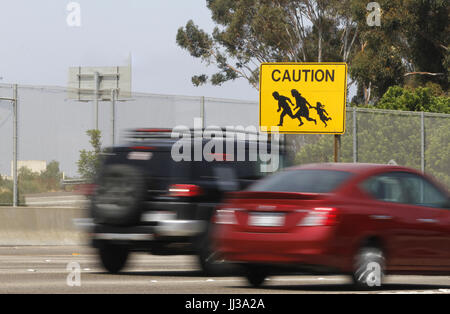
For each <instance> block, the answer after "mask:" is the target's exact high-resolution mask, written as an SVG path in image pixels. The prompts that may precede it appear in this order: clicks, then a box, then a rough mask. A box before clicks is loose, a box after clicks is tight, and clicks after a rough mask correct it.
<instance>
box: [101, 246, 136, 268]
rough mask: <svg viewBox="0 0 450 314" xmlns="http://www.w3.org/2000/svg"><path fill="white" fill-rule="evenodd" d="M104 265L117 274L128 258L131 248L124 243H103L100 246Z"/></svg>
mask: <svg viewBox="0 0 450 314" xmlns="http://www.w3.org/2000/svg"><path fill="white" fill-rule="evenodd" d="M98 253H99V255H100V260H101V262H102V265H103V267H104V268H105V269H106V270H107V271H108V272H109V273H111V274H117V273H118V272H120V271H121V270H122V269H123V268H124V267H125V264H126V262H127V260H128V255H129V253H130V250H129V249H128V248H127V247H126V246H123V245H115V244H110V243H103V244H102V245H100V247H99V248H98Z"/></svg>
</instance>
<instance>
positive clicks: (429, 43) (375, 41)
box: [350, 0, 450, 104]
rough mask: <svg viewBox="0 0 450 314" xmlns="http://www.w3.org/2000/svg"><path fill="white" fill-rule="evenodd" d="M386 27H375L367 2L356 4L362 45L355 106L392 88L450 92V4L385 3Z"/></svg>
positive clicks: (355, 69)
mask: <svg viewBox="0 0 450 314" xmlns="http://www.w3.org/2000/svg"><path fill="white" fill-rule="evenodd" d="M377 2H378V3H379V4H380V7H381V25H380V26H379V27H378V26H377V27H370V26H369V25H367V24H366V23H365V20H366V18H367V16H366V15H367V14H365V13H364V8H365V6H366V5H367V3H366V2H364V1H355V2H352V4H353V6H352V12H353V18H354V19H355V21H356V22H357V24H358V29H359V31H360V42H359V44H360V46H359V49H358V50H359V51H358V52H357V53H356V55H355V58H354V62H353V63H352V65H351V67H350V74H351V76H352V77H353V78H354V79H356V80H357V81H358V94H357V97H356V98H355V99H354V100H353V102H355V103H364V104H368V103H369V101H370V100H371V99H372V100H378V99H379V98H380V97H381V96H382V95H384V93H385V92H386V91H387V89H388V88H389V87H390V86H392V85H410V86H413V87H417V86H425V85H426V83H428V82H434V83H437V84H439V85H440V86H441V88H442V89H443V90H447V89H448V82H449V81H448V77H449V71H448V69H449V44H450V43H449V38H450V36H449V33H450V19H449V18H448V17H449V13H450V11H449V10H450V6H449V5H448V1H447V0H379V1H377Z"/></svg>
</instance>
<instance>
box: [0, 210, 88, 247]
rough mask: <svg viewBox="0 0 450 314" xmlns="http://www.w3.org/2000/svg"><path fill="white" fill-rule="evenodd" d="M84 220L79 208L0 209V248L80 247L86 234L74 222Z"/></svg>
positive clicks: (86, 241) (84, 240)
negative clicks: (38, 246)
mask: <svg viewBox="0 0 450 314" xmlns="http://www.w3.org/2000/svg"><path fill="white" fill-rule="evenodd" d="M84 217H86V210H85V209H82V208H37V207H18V208H13V207H0V245H1V246H19V245H81V244H86V243H88V238H87V235H86V234H85V233H84V232H83V231H81V230H78V229H77V228H75V225H74V223H73V219H77V218H84Z"/></svg>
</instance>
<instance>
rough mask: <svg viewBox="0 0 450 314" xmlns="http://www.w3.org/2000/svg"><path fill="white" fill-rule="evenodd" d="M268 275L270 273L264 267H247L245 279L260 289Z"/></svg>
mask: <svg viewBox="0 0 450 314" xmlns="http://www.w3.org/2000/svg"><path fill="white" fill-rule="evenodd" d="M268 275H269V273H268V271H267V270H266V269H265V268H264V267H261V266H258V265H247V266H246V267H245V278H247V281H248V283H249V284H250V285H251V286H252V287H254V288H257V287H260V286H261V285H262V284H263V283H264V281H265V280H266V278H267V277H268Z"/></svg>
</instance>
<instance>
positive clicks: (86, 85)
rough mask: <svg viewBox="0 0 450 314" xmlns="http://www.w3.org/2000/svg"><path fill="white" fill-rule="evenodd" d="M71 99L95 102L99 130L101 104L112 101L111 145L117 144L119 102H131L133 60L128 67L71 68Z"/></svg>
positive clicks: (96, 125)
mask: <svg viewBox="0 0 450 314" xmlns="http://www.w3.org/2000/svg"><path fill="white" fill-rule="evenodd" d="M68 85H69V90H68V94H69V98H70V99H75V100H77V101H80V102H90V101H93V102H94V106H95V108H94V111H95V113H94V115H95V129H96V130H98V129H99V102H100V101H111V107H112V108H111V110H112V117H111V145H112V146H114V144H115V110H116V102H117V101H127V100H131V60H130V63H129V65H128V66H115V67H72V68H69V84H68Z"/></svg>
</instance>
